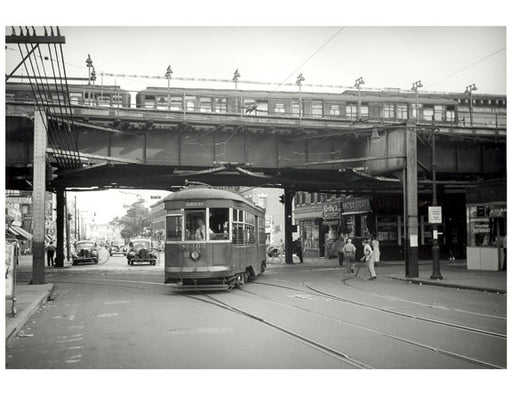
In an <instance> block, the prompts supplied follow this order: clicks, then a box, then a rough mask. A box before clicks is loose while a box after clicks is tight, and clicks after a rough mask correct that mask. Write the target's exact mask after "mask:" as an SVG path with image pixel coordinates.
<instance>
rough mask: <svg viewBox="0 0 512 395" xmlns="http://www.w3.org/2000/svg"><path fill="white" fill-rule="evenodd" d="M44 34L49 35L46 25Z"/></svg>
mask: <svg viewBox="0 0 512 395" xmlns="http://www.w3.org/2000/svg"><path fill="white" fill-rule="evenodd" d="M44 35H45V36H47V35H48V30H46V26H45V27H44Z"/></svg>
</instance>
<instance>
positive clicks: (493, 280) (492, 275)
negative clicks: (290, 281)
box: [267, 256, 507, 293]
mask: <svg viewBox="0 0 512 395" xmlns="http://www.w3.org/2000/svg"><path fill="white" fill-rule="evenodd" d="M293 258H294V264H293V265H286V264H285V263H284V260H283V259H281V258H270V259H268V260H267V267H268V268H278V267H279V268H289V270H294V269H296V268H302V269H304V268H309V267H311V268H337V267H339V265H338V260H337V259H336V258H334V259H324V258H304V263H298V259H297V257H296V256H294V257H293ZM375 270H376V272H377V276H378V277H379V276H382V277H386V278H391V279H394V280H401V281H408V282H411V283H413V284H422V285H435V286H440V287H450V288H460V289H472V290H476V291H486V292H499V293H506V292H507V272H503V271H501V272H493V271H481V270H467V269H466V261H465V260H457V261H443V260H442V261H441V275H442V276H443V279H442V280H431V279H430V276H431V274H432V261H420V262H419V276H418V277H406V276H405V264H404V262H403V261H383V262H380V263H379V264H378V265H377V266H376V268H375ZM366 271H367V269H365V268H364V266H362V267H361V272H362V273H366Z"/></svg>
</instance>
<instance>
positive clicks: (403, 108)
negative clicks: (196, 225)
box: [396, 104, 407, 119]
mask: <svg viewBox="0 0 512 395" xmlns="http://www.w3.org/2000/svg"><path fill="white" fill-rule="evenodd" d="M396 118H397V119H407V104H397V105H396Z"/></svg>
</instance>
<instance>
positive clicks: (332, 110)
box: [329, 104, 341, 115]
mask: <svg viewBox="0 0 512 395" xmlns="http://www.w3.org/2000/svg"><path fill="white" fill-rule="evenodd" d="M340 114H341V112H340V105H339V104H329V115H340Z"/></svg>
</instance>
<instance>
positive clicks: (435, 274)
mask: <svg viewBox="0 0 512 395" xmlns="http://www.w3.org/2000/svg"><path fill="white" fill-rule="evenodd" d="M437 130H438V129H437V128H434V129H433V130H432V206H434V207H436V206H437V186H436V131H437ZM441 218H442V216H441ZM437 236H438V233H437V223H433V224H432V275H431V276H430V278H431V279H432V280H442V279H443V276H442V275H441V264H440V261H439V242H438V239H437Z"/></svg>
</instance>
